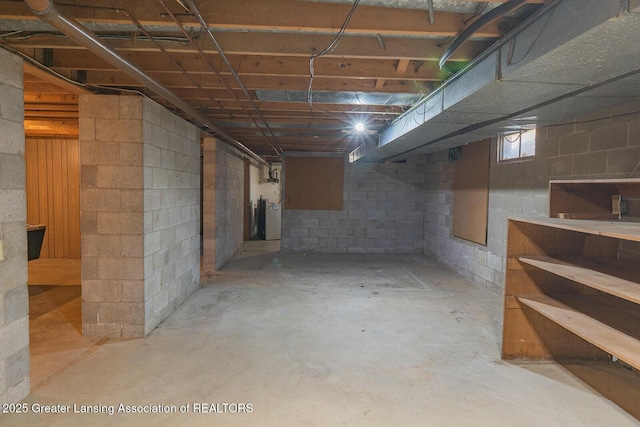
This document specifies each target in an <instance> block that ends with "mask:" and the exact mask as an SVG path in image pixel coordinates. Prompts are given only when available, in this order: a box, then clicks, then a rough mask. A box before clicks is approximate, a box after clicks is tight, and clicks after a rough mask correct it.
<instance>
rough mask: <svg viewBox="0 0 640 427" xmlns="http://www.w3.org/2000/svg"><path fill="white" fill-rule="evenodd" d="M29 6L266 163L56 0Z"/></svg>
mask: <svg viewBox="0 0 640 427" xmlns="http://www.w3.org/2000/svg"><path fill="white" fill-rule="evenodd" d="M25 3H26V5H27V6H28V7H29V9H30V10H31V12H32V13H33V14H34V15H36V16H37V17H38V18H40V19H41V20H42V21H44V22H46V23H48V24H49V25H51V26H52V27H54V28H55V29H57V30H58V31H60V32H62V33H63V34H64V35H66V36H67V37H69V38H70V39H72V40H73V41H75V42H76V43H78V44H80V45H82V46H84V47H85V48H87V49H88V50H89V51H91V52H93V53H94V54H95V55H97V56H99V57H100V58H102V59H103V60H105V61H106V62H107V63H109V64H111V65H113V66H114V67H116V68H118V69H119V70H120V71H122V72H123V73H125V74H126V75H128V76H129V77H131V78H133V79H135V80H137V81H138V82H140V83H142V84H143V85H144V86H146V87H147V88H148V89H149V90H151V91H153V92H154V93H155V94H156V95H158V96H160V97H162V98H164V99H166V100H167V101H168V102H169V103H171V104H172V105H174V106H175V107H176V108H178V109H180V110H182V111H183V112H184V113H186V114H188V115H190V116H191V117H192V118H193V119H194V120H195V121H196V122H198V124H199V125H200V126H202V127H204V128H208V129H210V130H211V131H212V133H213V134H214V136H217V137H219V138H221V139H223V140H224V141H226V142H228V143H230V144H232V145H234V146H235V147H237V148H239V149H240V150H241V151H242V152H244V153H245V154H247V155H249V156H251V157H252V158H254V159H256V160H258V161H259V162H260V163H265V164H266V162H265V161H264V160H263V159H262V158H261V157H260V156H258V155H257V154H256V153H254V152H253V151H251V150H250V149H249V148H247V147H246V146H245V145H244V144H242V143H241V142H239V141H237V140H235V139H234V138H232V137H231V136H229V135H228V134H226V133H225V132H224V131H223V130H221V129H220V128H218V127H217V126H216V125H215V124H214V123H213V122H212V121H211V120H210V119H209V118H208V117H207V116H205V115H204V114H202V113H200V112H199V111H198V110H197V109H195V108H194V107H192V106H191V105H190V104H188V103H187V102H186V101H184V100H183V99H182V98H180V97H179V96H178V95H176V94H175V93H173V92H172V91H171V90H169V89H168V88H166V87H165V86H163V85H162V84H161V83H159V82H157V81H156V80H154V79H153V78H151V77H150V76H148V75H147V74H145V72H144V71H142V70H141V69H139V68H138V67H136V66H135V65H133V64H132V63H130V62H129V61H127V60H126V59H125V58H123V57H122V56H121V55H120V54H119V53H118V52H116V51H115V50H114V49H112V48H110V47H109V46H107V45H105V44H104V43H102V41H101V40H100V39H99V38H98V36H97V35H96V34H94V33H93V32H91V31H90V30H88V29H87V28H85V27H83V26H82V25H81V24H80V23H79V22H78V21H76V20H75V19H73V18H71V17H69V16H67V15H66V14H65V13H64V12H62V11H60V10H59V9H58V8H57V7H56V6H55V4H54V3H53V1H51V0H25Z"/></svg>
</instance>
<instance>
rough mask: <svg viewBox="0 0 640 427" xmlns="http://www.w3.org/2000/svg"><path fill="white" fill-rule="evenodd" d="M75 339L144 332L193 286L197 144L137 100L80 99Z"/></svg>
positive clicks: (191, 134) (182, 124) (178, 122)
mask: <svg viewBox="0 0 640 427" xmlns="http://www.w3.org/2000/svg"><path fill="white" fill-rule="evenodd" d="M80 163H81V186H80V187H81V233H82V300H83V304H82V311H83V314H82V318H83V333H84V334H85V335H87V336H99V337H142V336H145V335H146V334H148V333H149V332H150V331H151V330H153V328H154V327H155V326H157V325H158V323H159V322H160V321H161V320H162V319H164V318H165V317H166V316H167V315H168V314H169V313H170V312H171V311H173V310H174V309H175V307H176V306H177V305H178V304H180V303H181V302H182V301H184V299H185V298H186V296H187V295H188V294H190V293H191V292H193V291H194V290H195V288H197V286H198V284H199V253H200V251H199V196H198V194H199V185H200V182H199V173H200V164H199V144H198V134H197V131H196V129H195V127H193V126H192V125H189V124H188V123H187V122H186V121H184V120H182V119H180V118H178V117H176V116H175V115H174V114H172V113H170V112H169V111H167V110H165V109H164V108H163V107H161V106H160V105H158V104H155V103H153V102H152V101H149V100H146V99H144V98H142V97H138V96H116V95H82V96H81V97H80Z"/></svg>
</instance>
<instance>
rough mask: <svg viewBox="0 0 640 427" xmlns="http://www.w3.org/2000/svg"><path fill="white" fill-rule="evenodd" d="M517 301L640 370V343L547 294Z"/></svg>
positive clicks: (526, 296)
mask: <svg viewBox="0 0 640 427" xmlns="http://www.w3.org/2000/svg"><path fill="white" fill-rule="evenodd" d="M517 298H518V301H519V302H520V303H521V304H524V305H526V306H528V307H530V308H531V309H533V310H535V311H536V312H538V313H540V314H542V315H543V316H545V317H546V318H548V319H550V320H551V321H553V322H555V323H557V324H558V325H560V326H562V327H563V328H565V329H567V330H568V331H571V332H572V333H574V334H576V335H577V336H579V337H580V338H582V339H584V340H586V341H588V342H589V343H591V344H593V345H595V346H596V347H598V348H601V349H602V350H604V351H606V352H607V353H609V354H611V355H613V356H615V357H617V358H618V359H620V360H622V361H624V362H626V363H628V364H629V365H631V366H633V367H634V368H636V369H640V340H638V339H636V338H634V337H632V336H629V335H627V334H625V333H623V332H620V331H619V330H618V329H615V328H613V327H611V326H608V325H606V324H604V323H602V322H600V321H598V320H596V319H594V318H592V317H590V316H588V315H586V314H584V313H582V312H580V311H578V310H576V309H574V308H571V307H569V306H568V305H566V304H564V303H562V302H560V301H558V300H556V299H554V298H551V297H549V296H547V295H518V296H517Z"/></svg>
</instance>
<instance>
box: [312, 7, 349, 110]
mask: <svg viewBox="0 0 640 427" xmlns="http://www.w3.org/2000/svg"><path fill="white" fill-rule="evenodd" d="M358 4H360V0H355V1H354V2H353V6H351V10H350V11H349V14H348V15H347V17H346V18H345V20H344V23H343V24H342V27H341V28H340V31H338V34H336V35H335V37H334V38H333V40H332V41H331V43H329V44H328V45H327V47H325V48H324V49H323V50H322V52H320V53H316V54H315V55H312V56H311V58H310V59H309V74H310V77H309V90H308V91H307V100H308V101H309V105H312V104H313V78H314V76H315V70H314V68H313V63H314V62H315V60H316V58H320V57H322V56H325V55H328V54H330V53H332V52H333V51H334V50H336V48H337V47H338V45H339V44H340V40H342V37H343V36H344V33H345V31H346V30H347V27H348V26H349V22H350V21H351V18H352V17H353V14H354V13H355V12H356V8H357V7H358Z"/></svg>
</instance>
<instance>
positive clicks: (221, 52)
mask: <svg viewBox="0 0 640 427" xmlns="http://www.w3.org/2000/svg"><path fill="white" fill-rule="evenodd" d="M358 1H359V0H358ZM162 3H163V4H164V0H162ZM180 3H183V2H182V1H180ZM186 5H187V6H188V7H189V10H190V12H191V13H192V14H193V15H194V16H195V18H196V19H197V20H198V22H199V23H200V26H201V27H202V29H203V30H204V32H205V33H206V34H207V35H208V36H209V39H210V40H211V41H212V42H213V44H214V46H215V47H216V50H217V51H218V54H219V55H220V58H222V61H223V62H224V63H225V64H226V66H227V68H228V69H229V71H230V72H231V75H232V76H233V78H234V80H235V81H236V83H237V84H238V86H239V87H240V89H241V90H242V93H243V94H244V96H245V98H246V99H247V101H248V102H249V104H250V105H251V107H252V108H253V110H254V111H255V112H256V114H257V115H258V117H259V118H260V121H261V122H262V124H263V125H264V127H265V128H266V129H267V131H268V132H269V135H270V136H271V137H272V138H273V143H272V142H271V141H270V140H269V138H268V137H267V135H266V134H264V132H263V131H262V130H260V132H261V133H262V134H263V136H264V138H265V140H266V142H267V143H268V144H269V145H270V146H271V148H273V150H274V151H275V152H276V154H277V155H278V156H279V157H280V156H282V153H283V150H282V147H281V146H280V144H279V143H278V140H277V138H276V136H275V134H274V133H273V130H272V129H271V127H270V126H269V123H267V120H266V119H265V117H264V115H263V114H262V111H260V109H259V108H258V106H257V105H256V103H255V102H254V101H253V98H252V97H251V95H250V94H249V92H248V91H247V88H246V86H245V85H244V83H242V80H240V77H239V76H238V73H237V72H236V71H235V69H234V68H233V66H232V65H231V62H230V61H229V59H228V58H227V55H226V54H225V53H224V50H223V49H222V46H220V44H219V43H218V40H217V39H216V38H215V36H214V35H213V32H212V31H211V29H210V28H209V26H208V25H207V23H206V22H205V20H204V18H203V16H202V14H201V13H200V11H199V10H198V8H197V6H196V4H195V2H194V1H193V0H186ZM165 8H166V9H167V11H168V10H169V9H168V8H167V7H166V5H165ZM174 21H176V23H177V19H175V18H174ZM194 45H195V43H194ZM205 59H206V58H205ZM207 62H209V63H210V61H207ZM214 68H215V67H214ZM217 74H218V77H220V79H221V80H222V81H223V83H225V85H226V86H227V87H228V88H229V90H231V88H230V87H229V86H228V85H227V84H226V82H224V79H222V77H221V76H220V74H219V73H217ZM234 96H235V95H234ZM242 108H243V110H244V107H242ZM247 115H248V116H249V117H250V119H251V120H252V121H253V118H252V117H251V115H249V114H248V113H247ZM274 144H275V145H274Z"/></svg>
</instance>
